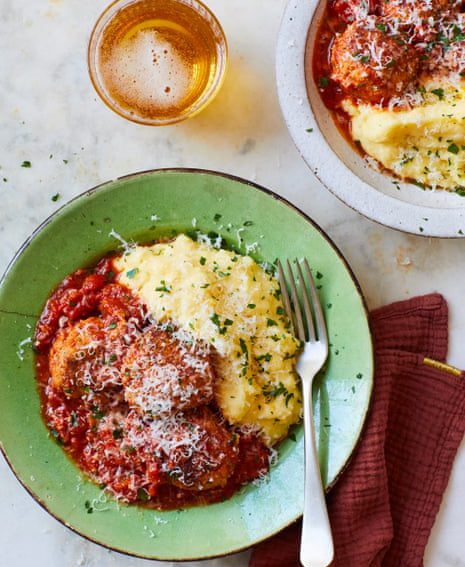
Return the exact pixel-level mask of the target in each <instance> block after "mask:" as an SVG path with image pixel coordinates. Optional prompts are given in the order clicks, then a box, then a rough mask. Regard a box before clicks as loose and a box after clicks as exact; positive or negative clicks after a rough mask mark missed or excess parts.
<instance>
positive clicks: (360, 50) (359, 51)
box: [331, 22, 418, 104]
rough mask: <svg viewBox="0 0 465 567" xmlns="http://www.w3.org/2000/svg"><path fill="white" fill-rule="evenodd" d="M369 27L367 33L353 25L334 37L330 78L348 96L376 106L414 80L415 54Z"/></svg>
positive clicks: (358, 26)
mask: <svg viewBox="0 0 465 567" xmlns="http://www.w3.org/2000/svg"><path fill="white" fill-rule="evenodd" d="M371 23H373V22H371ZM371 23H370V29H368V28H367V27H366V24H363V25H362V24H360V23H358V22H354V23H353V24H350V25H349V26H347V28H346V30H345V31H344V32H343V33H342V34H340V35H338V36H337V37H336V39H335V40H334V43H333V46H332V49H331V68H332V78H333V79H334V80H335V81H337V82H338V83H339V84H340V85H341V86H342V88H343V89H344V90H345V91H346V92H347V94H348V95H349V96H351V97H352V98H355V99H360V100H362V101H364V102H368V103H373V104H376V103H380V102H382V101H383V100H388V99H389V98H391V97H392V96H397V95H400V94H402V93H403V92H404V91H405V89H406V88H407V87H408V86H409V84H410V83H411V82H412V81H413V80H414V79H415V75H416V72H417V69H418V54H417V53H416V51H415V49H414V48H413V47H411V46H409V45H408V44H405V43H403V42H402V41H401V40H400V39H399V38H398V37H397V38H394V37H392V36H390V35H388V34H386V33H385V32H384V31H382V29H384V28H381V29H378V28H377V27H375V26H373V27H372V26H371Z"/></svg>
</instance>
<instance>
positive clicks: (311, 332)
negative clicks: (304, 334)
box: [295, 258, 316, 341]
mask: <svg viewBox="0 0 465 567" xmlns="http://www.w3.org/2000/svg"><path fill="white" fill-rule="evenodd" d="M295 263H296V264H297V276H298V278H299V285H300V289H301V290H302V297H303V303H304V311H305V317H306V319H307V329H308V338H309V340H310V341H315V340H316V337H315V327H314V325H313V317H312V309H311V307H310V300H309V298H308V291H307V287H306V285H305V280H304V275H303V273H302V268H301V267H300V263H299V261H298V260H297V258H296V261H295Z"/></svg>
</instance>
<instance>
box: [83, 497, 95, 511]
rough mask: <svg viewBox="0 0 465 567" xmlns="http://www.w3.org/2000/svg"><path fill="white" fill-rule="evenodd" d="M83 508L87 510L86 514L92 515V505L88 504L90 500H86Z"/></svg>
mask: <svg viewBox="0 0 465 567" xmlns="http://www.w3.org/2000/svg"><path fill="white" fill-rule="evenodd" d="M84 507H85V509H86V510H87V513H88V514H92V512H93V511H94V509H93V507H92V505H91V503H90V500H86V501H85V502H84Z"/></svg>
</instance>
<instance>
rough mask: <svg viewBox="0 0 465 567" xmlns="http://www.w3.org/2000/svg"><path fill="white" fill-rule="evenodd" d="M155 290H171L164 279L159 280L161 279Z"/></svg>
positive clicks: (166, 291) (167, 291) (168, 291)
mask: <svg viewBox="0 0 465 567" xmlns="http://www.w3.org/2000/svg"><path fill="white" fill-rule="evenodd" d="M155 291H160V292H165V293H170V292H171V288H170V287H168V286H167V285H166V281H165V280H161V281H160V285H159V286H158V287H156V288H155Z"/></svg>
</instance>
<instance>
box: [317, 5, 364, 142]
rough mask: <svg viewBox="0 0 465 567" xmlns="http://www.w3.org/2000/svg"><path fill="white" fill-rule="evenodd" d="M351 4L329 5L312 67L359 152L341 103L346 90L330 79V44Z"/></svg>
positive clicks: (320, 88) (326, 100) (321, 90)
mask: <svg viewBox="0 0 465 567" xmlns="http://www.w3.org/2000/svg"><path fill="white" fill-rule="evenodd" d="M348 6H350V2H346V1H343V2H335V3H334V4H331V5H329V4H328V5H327V6H326V10H325V14H324V16H323V18H322V20H321V24H320V26H319V28H318V31H317V34H316V38H315V47H314V51H313V60H312V61H311V68H312V71H313V77H314V80H315V84H316V85H317V88H318V91H319V93H320V96H321V99H322V100H323V102H324V105H325V106H326V108H328V110H330V111H331V113H332V115H333V119H334V121H335V123H336V125H337V127H338V128H339V130H340V132H341V133H342V135H343V136H344V137H345V138H346V140H347V141H348V142H349V143H350V144H351V145H352V146H354V147H355V148H356V149H357V151H359V152H360V148H359V146H357V145H356V144H355V143H354V141H353V139H352V136H351V133H350V116H349V115H348V114H347V112H345V111H344V110H343V109H342V107H341V103H342V101H343V100H344V99H345V98H346V97H347V93H346V92H345V91H344V89H342V88H341V86H340V85H339V84H338V83H337V82H336V81H333V80H332V79H331V63H330V56H331V46H332V43H333V41H334V37H335V35H336V33H342V32H343V31H344V30H345V28H346V27H347V23H346V21H347V13H348V11H349V7H348ZM362 153H363V152H362Z"/></svg>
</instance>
